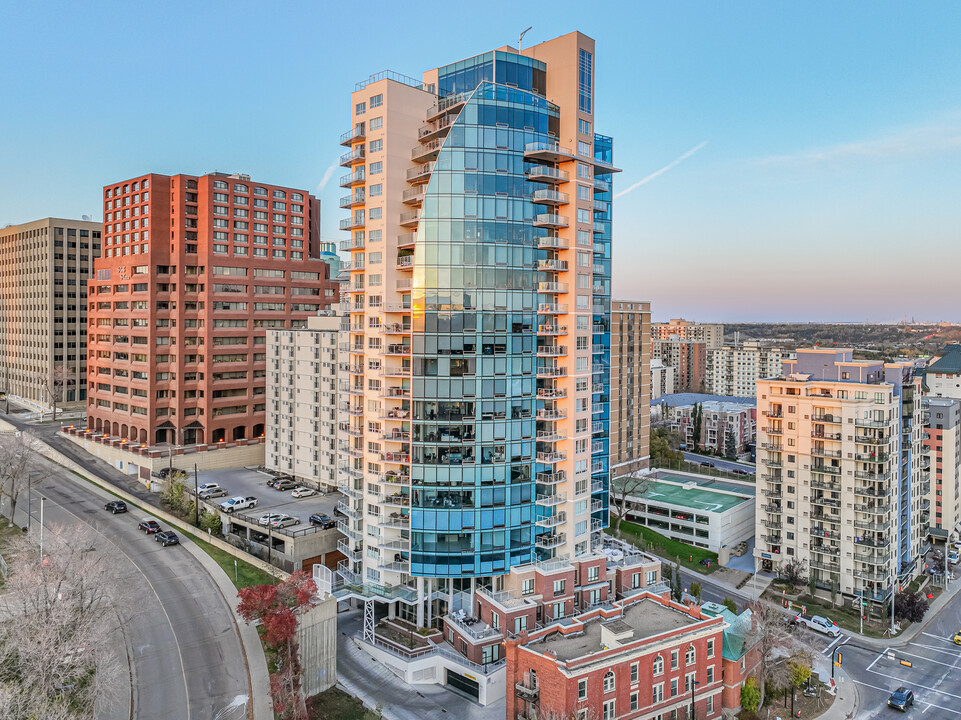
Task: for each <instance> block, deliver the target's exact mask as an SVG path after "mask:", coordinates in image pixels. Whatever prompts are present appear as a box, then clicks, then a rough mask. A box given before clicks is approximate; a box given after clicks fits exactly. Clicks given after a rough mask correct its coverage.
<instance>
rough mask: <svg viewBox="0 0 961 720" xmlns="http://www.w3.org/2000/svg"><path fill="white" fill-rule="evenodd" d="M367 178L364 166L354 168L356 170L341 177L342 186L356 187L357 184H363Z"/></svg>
mask: <svg viewBox="0 0 961 720" xmlns="http://www.w3.org/2000/svg"><path fill="white" fill-rule="evenodd" d="M365 179H366V173H365V172H364V168H360V169H358V170H354V172H352V173H350V174H349V175H343V176H342V177H341V178H340V186H341V187H354V186H355V185H363V183H364V180H365Z"/></svg>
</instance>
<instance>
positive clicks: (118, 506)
mask: <svg viewBox="0 0 961 720" xmlns="http://www.w3.org/2000/svg"><path fill="white" fill-rule="evenodd" d="M103 509H104V510H109V511H110V512H112V513H113V514H114V515H116V514H117V513H125V512H127V503H125V502H124V501H123V500H114V501H112V502H108V503H107V504H106V505H104V506H103Z"/></svg>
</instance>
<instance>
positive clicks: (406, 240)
mask: <svg viewBox="0 0 961 720" xmlns="http://www.w3.org/2000/svg"><path fill="white" fill-rule="evenodd" d="M416 242H417V233H416V232H408V233H401V234H400V235H398V236H397V249H398V250H409V249H410V248H412V247H414V245H415V244H416Z"/></svg>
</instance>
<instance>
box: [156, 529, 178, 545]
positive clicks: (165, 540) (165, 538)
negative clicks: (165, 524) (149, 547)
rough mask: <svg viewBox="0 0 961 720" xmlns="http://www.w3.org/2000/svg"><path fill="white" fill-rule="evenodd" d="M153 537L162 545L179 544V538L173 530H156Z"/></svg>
mask: <svg viewBox="0 0 961 720" xmlns="http://www.w3.org/2000/svg"><path fill="white" fill-rule="evenodd" d="M154 539H155V540H156V541H157V542H158V543H160V544H161V545H163V546H164V547H167V546H168V545H179V544H180V538H179V537H177V533H175V532H174V531H173V530H163V531H161V532H158V533H157V534H156V536H155V537H154Z"/></svg>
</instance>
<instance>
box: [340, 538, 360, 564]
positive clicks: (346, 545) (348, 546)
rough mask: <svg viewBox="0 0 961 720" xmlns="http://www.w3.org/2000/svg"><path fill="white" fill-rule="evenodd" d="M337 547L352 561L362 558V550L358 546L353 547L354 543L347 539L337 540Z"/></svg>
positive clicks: (358, 560)
mask: <svg viewBox="0 0 961 720" xmlns="http://www.w3.org/2000/svg"><path fill="white" fill-rule="evenodd" d="M337 549H338V550H340V551H341V552H342V553H343V554H344V555H346V556H347V557H348V558H350V559H351V560H352V561H354V562H360V561H361V560H363V559H364V551H363V550H361V549H360V548H355V546H354V543H352V542H349V541H347V540H338V541H337Z"/></svg>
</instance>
